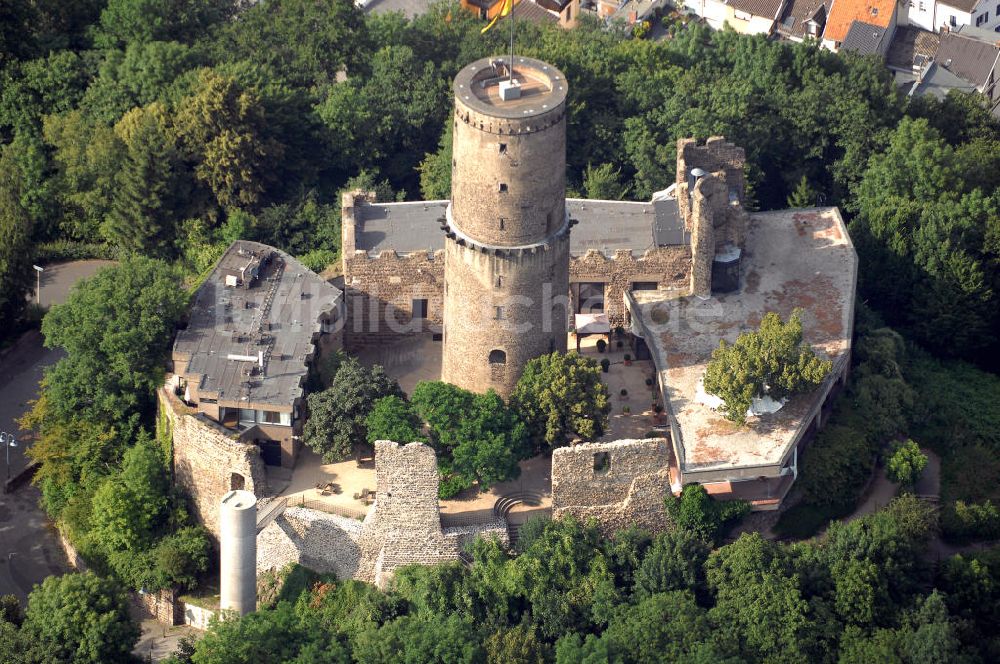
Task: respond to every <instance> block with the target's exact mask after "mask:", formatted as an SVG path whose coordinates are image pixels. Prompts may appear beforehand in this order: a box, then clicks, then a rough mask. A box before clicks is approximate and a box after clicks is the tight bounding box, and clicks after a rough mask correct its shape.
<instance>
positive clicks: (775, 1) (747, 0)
mask: <svg viewBox="0 0 1000 664" xmlns="http://www.w3.org/2000/svg"><path fill="white" fill-rule="evenodd" d="M729 5H730V6H731V7H732V8H733V9H736V10H739V11H741V12H746V13H747V14H750V15H751V16H760V17H762V18H769V19H772V20H773V19H776V18H778V11H779V10H780V9H781V0H730V2H729Z"/></svg>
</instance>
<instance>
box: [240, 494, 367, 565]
mask: <svg viewBox="0 0 1000 664" xmlns="http://www.w3.org/2000/svg"><path fill="white" fill-rule="evenodd" d="M361 530H362V523H361V522H360V521H357V520H354V519H349V518H347V517H343V516H338V515H336V514H327V513H326V512H318V511H316V510H311V509H307V508H304V507H287V508H285V511H284V512H283V513H282V514H281V515H280V516H279V517H277V518H276V519H275V520H274V521H273V522H271V523H270V524H269V525H268V526H267V527H266V528H264V529H263V530H262V531H261V532H260V533H259V534H258V535H257V574H258V575H260V574H261V573H262V572H266V571H268V570H280V569H281V568H282V567H284V566H285V565H288V564H289V563H298V564H300V565H303V566H305V567H308V568H309V569H311V570H314V571H316V572H321V573H324V574H336V575H337V578H340V579H351V578H355V577H356V576H357V573H358V563H359V561H360V559H361V550H360V548H359V547H358V540H359V539H360V538H361Z"/></svg>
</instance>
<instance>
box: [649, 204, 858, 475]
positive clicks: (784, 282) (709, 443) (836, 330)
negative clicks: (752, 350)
mask: <svg viewBox="0 0 1000 664" xmlns="http://www.w3.org/2000/svg"><path fill="white" fill-rule="evenodd" d="M743 257H744V258H743V263H742V266H741V270H740V271H741V288H740V290H739V291H738V292H735V293H726V294H715V295H713V296H712V297H711V298H709V299H707V300H702V299H699V298H697V297H694V296H692V295H677V294H669V293H664V292H662V291H632V292H631V295H632V298H633V300H634V301H635V303H636V306H637V308H638V310H637V311H636V310H633V314H635V315H638V316H639V317H640V318H641V325H642V327H643V328H644V330H645V331H646V342H647V343H648V344H649V348H650V351H651V352H652V354H653V357H654V362H655V364H656V367H657V369H658V371H660V372H661V374H662V376H661V377H662V379H663V380H662V383H663V384H665V385H666V391H667V394H666V398H667V400H668V402H669V407H670V410H671V413H672V415H673V417H674V419H675V420H676V423H677V428H678V431H677V432H675V436H674V444H675V447H676V449H677V452H678V457H679V458H678V464H679V466H680V469H681V473H682V474H685V473H696V474H697V473H705V472H708V471H730V472H732V471H737V470H740V469H744V470H747V469H753V468H756V467H761V466H776V465H778V464H780V463H781V462H782V460H783V459H785V458H786V457H787V455H788V454H789V450H790V447H791V445H792V444H793V443H794V442H795V441H796V440H797V437H798V435H799V433H800V431H801V430H803V429H804V428H805V427H806V426H808V424H809V422H808V421H807V420H806V416H807V414H808V413H809V412H811V410H812V409H813V408H814V407H816V402H817V399H819V398H820V397H821V396H822V395H823V394H824V393H825V390H827V389H829V384H828V383H829V380H830V378H831V377H832V376H833V375H838V374H837V372H838V371H839V370H842V368H843V364H844V363H845V362H847V361H848V359H849V353H850V347H851V332H852V329H853V322H854V289H855V285H856V279H857V262H858V259H857V255H856V254H855V253H854V246H853V245H852V244H851V239H850V236H848V234H847V228H846V226H845V225H844V221H843V219H842V218H841V216H840V211H839V210H838V209H837V208H803V209H792V210H780V211H776V212H758V213H754V214H751V215H750V221H749V225H748V228H747V237H746V244H745V246H744V250H743ZM796 308H801V309H803V313H802V327H803V338H804V340H805V341H806V342H807V343H809V344H810V345H811V346H812V347H813V348H814V349H815V350H816V353H817V354H818V355H819V356H820V357H823V358H825V359H829V360H832V361H833V362H834V370H833V374H831V377H828V382H827V383H824V385H823V386H821V387H818V388H816V390H813V391H812V392H809V393H806V394H799V395H795V396H794V397H792V398H791V399H790V400H789V401H788V403H787V404H786V405H785V406H784V407H783V408H781V410H779V411H777V412H776V413H773V414H770V415H761V416H759V417H751V418H750V419H748V420H747V424H746V425H745V426H737V425H735V424H733V423H732V422H729V421H728V420H725V419H724V418H723V417H722V415H721V414H719V413H717V412H716V411H715V410H713V409H712V408H711V407H710V406H709V405H706V404H705V403H704V402H703V401H702V400H700V398H699V390H700V388H699V384H700V382H701V381H702V379H703V377H704V375H705V369H706V367H707V365H708V362H709V360H710V359H711V358H712V351H714V350H715V349H716V348H717V347H718V346H719V340H721V339H725V340H726V341H727V342H729V343H733V342H734V341H736V338H737V336H739V334H740V333H741V332H745V331H747V330H752V329H756V328H757V326H758V325H759V324H760V321H761V319H762V318H763V317H764V315H765V314H766V313H768V312H771V311H773V312H777V313H778V314H779V315H780V316H781V317H782V318H783V319H787V317H788V316H789V315H790V314H791V313H792V311H793V310H794V309H796ZM747 472H748V476H750V477H753V476H755V475H759V474H761V473H755V472H752V471H749V470H748V471H747Z"/></svg>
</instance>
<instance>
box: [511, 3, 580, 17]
mask: <svg viewBox="0 0 1000 664" xmlns="http://www.w3.org/2000/svg"><path fill="white" fill-rule="evenodd" d="M527 1H528V0H522V2H527ZM572 1H573V0H535V2H537V3H538V5H539V6H541V7H542V9H548V10H549V11H550V12H555V13H557V14H561V13H562V11H563V10H564V9H566V5H568V4H569V3H570V2H572Z"/></svg>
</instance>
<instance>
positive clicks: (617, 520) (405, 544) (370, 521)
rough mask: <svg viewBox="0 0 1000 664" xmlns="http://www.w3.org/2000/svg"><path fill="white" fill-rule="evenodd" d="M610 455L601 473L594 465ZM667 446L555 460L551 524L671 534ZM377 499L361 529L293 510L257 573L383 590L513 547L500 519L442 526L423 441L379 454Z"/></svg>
mask: <svg viewBox="0 0 1000 664" xmlns="http://www.w3.org/2000/svg"><path fill="white" fill-rule="evenodd" d="M597 454H606V455H607V466H606V468H605V469H604V470H595V467H594V457H595V455H597ZM670 458H671V453H670V448H669V445H668V443H667V441H666V440H665V439H663V438H653V439H647V440H621V441H616V442H613V443H584V444H580V445H575V446H573V447H564V448H559V449H557V450H556V451H555V452H554V453H553V455H552V507H553V518H561V517H563V516H565V515H567V514H568V515H572V516H574V517H575V518H577V519H580V520H583V521H586V520H588V519H591V518H593V519H596V520H597V521H598V523H599V525H600V527H601V529H602V530H603V531H604V532H605V533H607V534H611V533H613V532H615V531H616V530H620V529H622V528H626V527H628V526H631V525H636V526H639V527H641V528H645V529H647V530H649V531H650V532H654V533H656V532H662V531H664V530H667V529H668V528H670V522H669V521H668V517H667V514H666V511H665V509H664V506H663V499H664V497H665V496H666V495H668V493H669V492H670ZM375 472H376V491H377V496H376V501H375V504H374V506H373V507H372V508H371V510H370V511H369V512H368V515H367V516H366V517H365V519H364V520H363V521H360V520H357V519H351V518H347V517H343V516H338V515H335V514H329V513H326V512H320V511H317V510H313V509H308V508H303V507H287V508H286V509H285V510H284V512H283V513H282V514H280V515H279V516H278V517H277V518H275V519H274V521H272V522H271V523H270V524H269V525H268V526H267V527H266V528H264V529H263V530H262V531H261V532H260V533H259V534H258V536H257V574H258V576H259V575H260V574H262V573H264V572H267V571H272V570H280V569H281V568H283V567H285V566H286V565H288V564H290V563H298V564H301V565H304V566H306V567H308V568H310V569H312V570H315V571H317V572H321V573H330V574H335V575H336V576H337V577H338V578H342V579H346V578H353V579H357V580H359V581H367V582H369V583H374V584H376V585H378V586H379V587H382V588H384V587H386V586H387V585H388V584H389V582H390V581H391V579H392V575H393V573H394V572H395V570H396V569H398V568H399V567H402V566H403V565H411V564H423V565H433V564H437V563H443V562H454V561H458V560H460V554H461V553H462V552H463V551H464V549H465V547H466V546H467V545H468V544H469V543H471V542H472V541H473V540H474V539H475V538H476V537H480V536H482V537H495V538H497V539H498V540H499V541H500V543H501V544H502V545H504V546H509V544H510V541H509V535H508V531H507V524H506V522H505V521H504V520H503V519H497V520H496V521H494V522H489V523H480V524H475V525H470V526H458V527H451V528H442V526H441V514H440V510H439V507H438V498H437V490H438V479H439V476H438V469H437V460H436V458H435V456H434V450H433V449H431V448H430V447H429V446H427V445H424V444H422V443H409V444H407V445H400V444H397V443H393V442H389V441H379V442H378V443H376V446H375Z"/></svg>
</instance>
